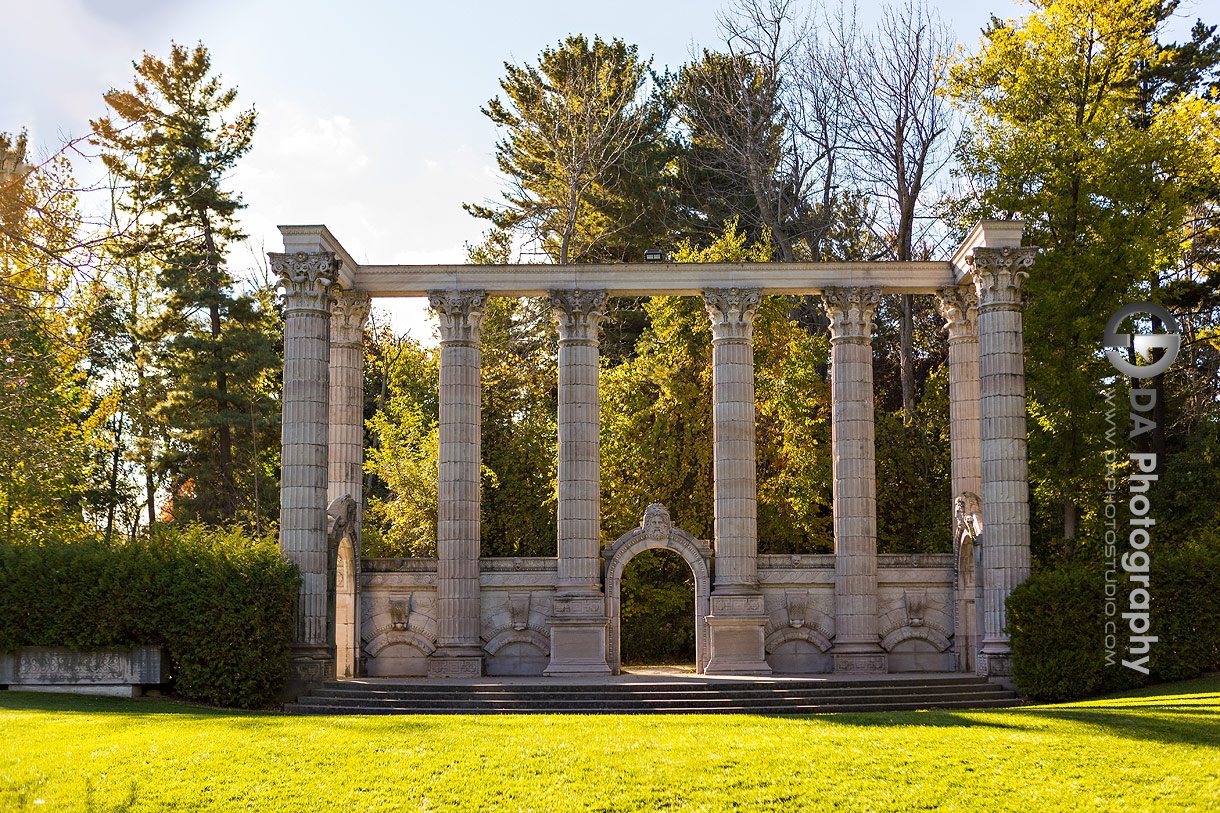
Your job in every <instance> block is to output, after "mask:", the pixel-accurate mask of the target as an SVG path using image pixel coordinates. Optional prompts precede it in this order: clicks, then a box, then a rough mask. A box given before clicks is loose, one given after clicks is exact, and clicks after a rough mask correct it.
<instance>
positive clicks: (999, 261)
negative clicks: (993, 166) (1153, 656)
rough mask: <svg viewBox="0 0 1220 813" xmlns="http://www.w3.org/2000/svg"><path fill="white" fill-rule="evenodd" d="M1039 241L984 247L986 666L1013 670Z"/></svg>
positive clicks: (990, 670) (978, 270) (992, 670)
mask: <svg viewBox="0 0 1220 813" xmlns="http://www.w3.org/2000/svg"><path fill="white" fill-rule="evenodd" d="M1036 255H1037V249H1036V248H976V249H975V250H974V254H973V256H972V258H971V262H972V265H973V267H974V283H975V291H976V293H977V295H978V301H979V317H978V333H979V396H980V402H979V403H980V415H981V421H980V456H981V460H982V468H981V481H982V494H981V495H980V496H981V497H982V498H983V522H982V537H981V538H982V541H983V573H982V578H983V602H984V608H983V647H982V652H981V654H980V658H979V668H980V671H983V672H984V673H986V674H990V675H1008V674H1011V670H1012V654H1011V648H1010V646H1009V638H1008V634H1007V633H1006V632H1005V631H1004V627H1005V624H1006V623H1007V614H1006V611H1005V606H1004V602H1005V600H1006V599H1007V598H1008V595H1009V594H1010V593H1011V592H1012V591H1013V588H1015V587H1016V586H1017V585H1018V584H1020V583H1021V582H1023V581H1025V579H1026V578H1027V577H1028V576H1029V570H1030V553H1029V467H1028V457H1027V454H1028V453H1027V448H1026V430H1025V356H1024V337H1023V327H1022V310H1023V304H1022V292H1021V286H1022V283H1023V281H1024V279H1025V278H1026V277H1027V276H1028V272H1027V271H1026V270H1025V269H1027V268H1029V267H1030V266H1031V265H1033V262H1034V258H1035V256H1036Z"/></svg>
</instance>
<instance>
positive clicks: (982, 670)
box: [975, 645, 1012, 678]
mask: <svg viewBox="0 0 1220 813" xmlns="http://www.w3.org/2000/svg"><path fill="white" fill-rule="evenodd" d="M975 665H976V667H977V668H976V670H975V671H976V673H977V674H979V675H983V676H985V677H994V678H1007V677H1012V650H1010V649H1009V648H1008V647H1003V648H1000V647H996V648H994V649H991V650H990V651H989V648H988V646H987V645H984V646H983V651H982V652H980V653H979V655H978V661H977V662H976V664H975Z"/></svg>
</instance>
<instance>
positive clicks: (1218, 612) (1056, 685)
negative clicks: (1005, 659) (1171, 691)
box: [1007, 548, 1220, 701]
mask: <svg viewBox="0 0 1220 813" xmlns="http://www.w3.org/2000/svg"><path fill="white" fill-rule="evenodd" d="M1150 558H1151V573H1150V574H1149V576H1150V581H1149V588H1148V589H1149V593H1150V595H1151V602H1150V610H1149V612H1150V614H1151V617H1150V622H1151V627H1150V629H1149V631H1148V634H1149V635H1155V636H1157V639H1158V640H1157V641H1156V642H1155V643H1153V644H1152V645H1151V651H1150V653H1149V655H1150V657H1149V661H1148V666H1149V672H1150V673H1149V674H1148V675H1147V676H1145V675H1142V674H1141V673H1139V672H1138V671H1136V670H1134V669H1129V668H1127V667H1125V666H1123V665H1122V660H1123V658H1124V657H1126V658H1128V659H1130V658H1131V657H1132V656H1131V655H1129V654H1128V653H1127V650H1126V644H1127V639H1128V636H1129V635H1130V631H1129V629H1128V627H1127V622H1126V621H1125V620H1124V619H1123V618H1122V615H1121V614H1122V613H1123V612H1124V611H1126V610H1127V594H1128V592H1129V590H1130V585H1129V584H1128V582H1127V579H1126V574H1125V573H1124V572H1123V571H1122V570H1121V569H1120V570H1119V571H1118V573H1117V577H1118V595H1117V598H1116V605H1117V611H1116V614H1115V616H1114V617H1113V619H1111V620H1113V621H1114V622H1115V625H1116V630H1115V638H1116V646H1115V649H1114V652H1115V654H1114V660H1113V663H1112V664H1111V665H1107V662H1106V651H1105V641H1104V635H1105V623H1106V620H1107V618H1106V615H1105V603H1104V596H1105V575H1104V573H1103V571H1102V568H1101V566H1100V565H1097V564H1073V565H1069V566H1064V567H1060V568H1057V569H1054V570H1050V571H1046V572H1043V573H1038V574H1035V575H1033V576H1031V577H1030V578H1029V579H1027V580H1026V581H1025V582H1024V583H1023V584H1021V585H1020V586H1019V587H1017V588H1016V589H1015V590H1013V592H1012V594H1011V595H1010V596H1009V597H1008V604H1007V606H1008V631H1009V634H1010V635H1011V637H1012V658H1013V663H1012V669H1013V678H1014V680H1016V683H1017V686H1018V687H1019V688H1020V689H1021V691H1022V692H1023V693H1025V694H1026V695H1028V696H1029V697H1031V698H1034V699H1036V700H1046V701H1064V700H1076V699H1079V698H1082V697H1089V696H1092V695H1097V694H1104V693H1108V692H1116V691H1121V690H1123V689H1129V688H1133V687H1136V686H1142V685H1145V684H1147V683H1157V682H1161V681H1169V680H1186V679H1189V678H1193V677H1197V676H1198V675H1200V674H1202V673H1203V672H1208V671H1213V670H1216V669H1220V551H1217V550H1213V549H1201V548H1192V549H1183V550H1175V551H1161V552H1153V553H1152V554H1151V557H1150Z"/></svg>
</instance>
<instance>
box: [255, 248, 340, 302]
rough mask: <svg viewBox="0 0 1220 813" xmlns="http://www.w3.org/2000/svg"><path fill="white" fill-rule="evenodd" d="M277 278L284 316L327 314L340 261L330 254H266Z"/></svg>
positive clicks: (321, 252)
mask: <svg viewBox="0 0 1220 813" xmlns="http://www.w3.org/2000/svg"><path fill="white" fill-rule="evenodd" d="M267 257H268V258H270V260H271V270H272V271H274V272H275V273H276V274H278V275H279V278H280V281H279V283H278V287H279V288H280V290H281V293H282V295H283V297H284V315H285V316H287V315H288V314H290V313H294V312H301V311H314V312H316V313H320V314H326V315H329V314H330V303H331V298H332V297H331V290H332V289H333V288H334V287H335V281H336V279H337V277H338V275H339V260H338V259H337V258H336V257H335V255H334V254H333V253H331V252H329V251H320V252H317V253H315V254H308V253H306V252H304V251H298V252H297V253H295V254H274V253H269V254H268V255H267Z"/></svg>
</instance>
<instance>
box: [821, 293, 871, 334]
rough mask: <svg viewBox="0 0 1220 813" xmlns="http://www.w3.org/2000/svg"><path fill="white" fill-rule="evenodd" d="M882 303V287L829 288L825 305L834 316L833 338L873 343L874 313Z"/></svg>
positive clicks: (828, 314)
mask: <svg viewBox="0 0 1220 813" xmlns="http://www.w3.org/2000/svg"><path fill="white" fill-rule="evenodd" d="M880 302H881V289H880V288H873V287H862V288H826V289H825V290H823V291H822V305H823V307H825V308H826V316H827V317H828V318H829V319H830V340H831V341H832V342H836V341H862V342H869V341H872V338H873V316H874V315H875V314H876V313H877V305H878V303H880Z"/></svg>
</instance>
